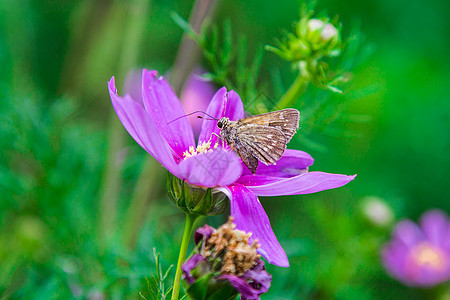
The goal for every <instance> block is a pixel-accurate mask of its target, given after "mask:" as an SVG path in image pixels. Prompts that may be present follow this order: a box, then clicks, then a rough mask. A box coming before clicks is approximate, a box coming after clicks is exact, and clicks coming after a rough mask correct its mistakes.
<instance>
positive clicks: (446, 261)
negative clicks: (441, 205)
mask: <svg viewBox="0 0 450 300" xmlns="http://www.w3.org/2000/svg"><path fill="white" fill-rule="evenodd" d="M420 225H421V226H420V227H419V226H417V225H416V224H415V223H413V222H412V221H409V220H405V221H401V222H400V223H398V224H397V226H396V227H395V229H394V232H393V234H392V240H391V241H390V242H389V243H388V244H387V245H386V246H385V247H384V248H383V250H382V259H383V264H384V267H385V268H386V270H387V271H388V273H389V274H391V275H392V277H394V278H395V279H397V280H399V281H401V282H403V283H404V284H406V285H409V286H422V287H429V286H434V285H436V284H439V283H443V282H446V281H449V280H450V219H449V218H448V217H447V216H446V215H445V213H443V212H442V211H439V210H431V211H428V212H426V213H425V214H424V215H423V216H422V218H421V220H420Z"/></svg>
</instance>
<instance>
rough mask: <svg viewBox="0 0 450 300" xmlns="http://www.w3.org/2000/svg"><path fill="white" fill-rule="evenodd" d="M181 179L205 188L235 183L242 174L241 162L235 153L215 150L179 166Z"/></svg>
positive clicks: (183, 162)
mask: <svg viewBox="0 0 450 300" xmlns="http://www.w3.org/2000/svg"><path fill="white" fill-rule="evenodd" d="M178 172H179V176H177V177H179V178H182V179H185V180H186V181H187V182H188V183H190V184H193V185H200V186H204V187H216V186H225V185H229V184H232V183H234V182H235V181H236V180H237V179H238V178H239V176H241V173H242V165H241V160H240V159H239V157H238V156H237V155H236V154H235V153H234V152H233V151H227V150H224V149H221V148H219V149H215V150H213V151H210V152H207V153H203V154H198V155H195V156H192V157H188V158H186V159H185V160H183V161H182V162H180V164H179V165H178Z"/></svg>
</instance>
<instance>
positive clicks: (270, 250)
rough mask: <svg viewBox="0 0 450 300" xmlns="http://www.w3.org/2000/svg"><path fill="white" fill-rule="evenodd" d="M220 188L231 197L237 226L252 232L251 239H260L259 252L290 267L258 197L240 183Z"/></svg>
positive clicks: (278, 264)
mask: <svg viewBox="0 0 450 300" xmlns="http://www.w3.org/2000/svg"><path fill="white" fill-rule="evenodd" d="M218 190H220V191H222V192H223V193H225V194H226V195H227V196H228V198H229V199H230V202H231V215H232V216H233V217H234V223H235V224H236V228H238V229H240V230H243V231H245V232H251V233H252V237H251V240H253V239H258V242H259V244H260V245H261V247H260V248H258V252H259V253H260V254H261V255H262V256H264V258H265V259H266V260H267V261H268V262H269V263H271V264H274V265H277V266H280V267H289V261H288V258H287V256H286V253H285V252H284V250H283V248H282V247H281V245H280V243H279V242H278V240H277V237H276V236H275V234H274V233H273V230H272V227H271V226H270V222H269V218H268V217H267V214H266V212H265V211H264V208H263V207H262V205H261V203H260V202H259V200H258V197H257V196H256V195H255V194H254V193H252V192H251V191H250V190H249V189H247V188H246V187H245V186H243V185H240V184H234V185H232V186H229V187H225V188H218Z"/></svg>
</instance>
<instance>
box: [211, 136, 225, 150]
mask: <svg viewBox="0 0 450 300" xmlns="http://www.w3.org/2000/svg"><path fill="white" fill-rule="evenodd" d="M213 135H215V136H217V137H218V138H219V139H220V140H222V147H223V148H224V147H225V140H224V139H223V137H222V136H221V135H219V134H217V133H215V132H213V133H211V136H210V137H209V142H210V141H211V139H212V137H213Z"/></svg>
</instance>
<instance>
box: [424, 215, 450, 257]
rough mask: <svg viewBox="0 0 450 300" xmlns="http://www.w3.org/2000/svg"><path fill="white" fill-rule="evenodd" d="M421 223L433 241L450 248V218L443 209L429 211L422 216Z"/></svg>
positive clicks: (427, 235)
mask: <svg viewBox="0 0 450 300" xmlns="http://www.w3.org/2000/svg"><path fill="white" fill-rule="evenodd" d="M420 225H421V227H422V230H423V232H424V234H425V235H426V237H427V239H428V240H429V241H430V242H431V243H433V244H435V245H438V246H441V247H444V248H446V249H448V250H450V220H449V219H448V218H447V215H446V214H445V213H444V212H443V211H440V210H437V209H434V210H430V211H427V212H426V213H425V214H424V215H423V216H422V218H421V220H420ZM449 253H450V252H449Z"/></svg>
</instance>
